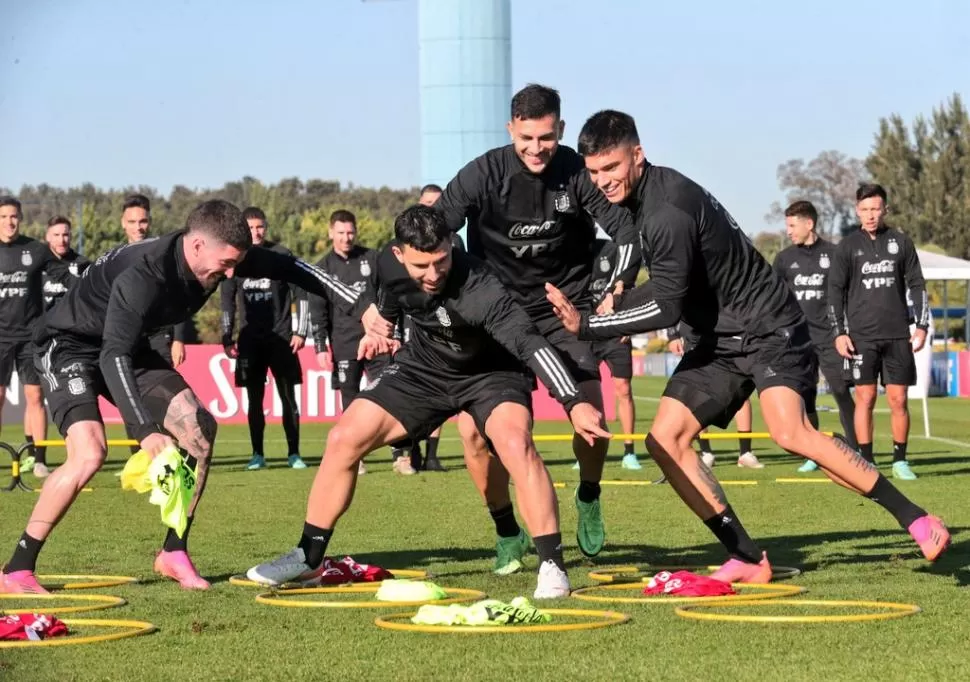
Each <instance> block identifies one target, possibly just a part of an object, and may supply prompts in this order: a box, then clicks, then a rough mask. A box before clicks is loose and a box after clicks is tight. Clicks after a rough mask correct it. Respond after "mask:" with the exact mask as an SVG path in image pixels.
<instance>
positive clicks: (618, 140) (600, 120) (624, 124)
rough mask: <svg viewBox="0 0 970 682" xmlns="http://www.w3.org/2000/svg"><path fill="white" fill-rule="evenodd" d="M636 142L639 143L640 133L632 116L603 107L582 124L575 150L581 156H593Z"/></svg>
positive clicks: (635, 143)
mask: <svg viewBox="0 0 970 682" xmlns="http://www.w3.org/2000/svg"><path fill="white" fill-rule="evenodd" d="M637 144H640V134H639V133H638V132H637V124H636V122H635V121H634V120H633V117H632V116H630V114H624V113H623V112H622V111H616V110H614V109H604V110H603V111H597V112H596V113H595V114H593V115H592V116H590V117H589V119H587V121H586V123H584V124H583V129H582V130H581V131H579V144H578V146H577V151H579V153H580V154H581V155H583V156H595V155H596V154H602V153H603V152H608V151H610V150H611V149H614V148H616V147H619V146H621V145H637Z"/></svg>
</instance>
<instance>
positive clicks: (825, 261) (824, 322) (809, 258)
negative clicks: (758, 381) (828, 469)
mask: <svg viewBox="0 0 970 682" xmlns="http://www.w3.org/2000/svg"><path fill="white" fill-rule="evenodd" d="M817 224H818V211H817V210H815V206H813V205H812V203H811V202H809V201H796V202H795V203H793V204H792V205H791V206H789V207H788V208H786V209H785V229H786V231H787V232H788V238H789V239H790V240H791V242H792V245H791V246H789V247H788V248H787V249H784V250H783V251H781V253H779V254H778V255H777V256H775V262H774V263H773V267H774V269H775V272H777V273H778V274H779V275H781V277H782V279H784V280H785V281H786V282H787V283H788V286H790V287H791V289H792V291H794V292H795V298H797V299H798V304H799V305H800V306H801V307H802V312H803V313H805V317H806V318H807V319H808V330H809V332H810V333H811V335H812V344H813V345H814V346H815V354H816V356H818V367H819V371H821V373H822V375H824V376H825V381H826V382H827V383H828V385H829V390H830V391H831V392H832V397H834V398H835V404H836V405H837V406H838V408H839V419H840V420H841V422H842V429H843V431H844V432H845V439H846V442H848V444H849V447H851V448H852V449H853V450H857V449H858V447H859V446H858V444H857V442H856V437H855V426H854V424H853V419H854V416H853V415H854V414H855V403H854V402H853V400H852V392H851V390H850V388H849V383H848V381H846V372H845V365H846V364H847V363H846V361H845V360H843V358H842V357H841V356H840V355H839V353H838V351H837V350H836V349H835V333H834V331H833V329H832V324H831V323H830V321H829V303H828V298H829V296H828V288H829V281H828V279H829V273H830V272H832V262H833V261H834V260H835V249H836V247H835V245H834V244H832V243H831V242H827V241H825V240H824V239H822V238H821V237H819V236H818V232H817V231H816V229H815V228H816V225H817ZM816 398H817V392H815V391H813V392H810V393H809V395H808V396H806V400H805V411H806V412H808V419H809V421H811V422H812V426H814V427H815V428H818V412H817V409H816V406H815V400H816ZM817 468H818V465H817V464H816V463H815V462H813V461H812V460H810V459H806V460H805V463H804V464H802V466H801V467H800V468H799V469H798V470H799V471H801V472H803V473H807V472H811V471H815V470H816V469H817Z"/></svg>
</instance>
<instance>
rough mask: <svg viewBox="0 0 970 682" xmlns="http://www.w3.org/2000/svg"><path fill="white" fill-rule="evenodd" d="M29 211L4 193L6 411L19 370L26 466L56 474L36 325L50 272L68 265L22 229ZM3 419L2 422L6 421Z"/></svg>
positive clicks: (59, 275) (0, 353)
mask: <svg viewBox="0 0 970 682" xmlns="http://www.w3.org/2000/svg"><path fill="white" fill-rule="evenodd" d="M22 219H23V211H22V209H21V206H20V202H19V201H17V199H15V198H13V197H0V300H2V301H3V303H2V304H0V414H2V411H3V405H4V402H5V400H6V394H7V389H8V388H9V387H10V383H11V379H12V378H13V372H14V370H15V369H16V370H17V377H18V378H19V380H20V384H21V385H22V386H23V387H24V401H25V403H26V405H25V409H24V440H26V441H27V445H28V449H27V458H26V459H25V462H24V468H25V469H26V468H27V465H28V464H30V463H31V462H33V464H32V466H31V467H30V468H31V469H32V470H33V472H34V475H36V476H38V477H40V478H44V477H46V476H47V475H48V474H49V473H50V469H48V467H47V464H46V450H45V449H43V448H36V447H35V446H34V441H35V440H44V439H46V438H47V410H46V409H45V408H44V393H43V390H42V389H41V386H40V377H39V376H38V373H37V369H36V368H35V367H34V343H33V341H32V340H31V339H32V337H33V333H34V327H35V325H36V324H37V323H38V322H39V321H41V320H43V318H44V279H43V278H44V273H45V271H46V272H49V273H50V275H51V277H52V278H54V279H56V280H58V281H59V280H61V279H63V277H64V274H63V270H64V269H65V268H66V266H64V265H63V264H61V263H60V261H58V260H57V259H56V258H55V257H54V255H53V254H52V253H51V250H50V249H49V248H47V245H46V244H44V243H43V242H39V241H37V240H36V239H31V238H30V237H27V236H25V235H22V234H20V221H21V220H22ZM0 423H2V422H0Z"/></svg>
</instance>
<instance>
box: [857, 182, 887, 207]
mask: <svg viewBox="0 0 970 682" xmlns="http://www.w3.org/2000/svg"><path fill="white" fill-rule="evenodd" d="M872 197H881V198H882V203H884V204H885V203H886V201H887V200H888V197H887V195H886V190H885V189H884V188H883V186H882V185H876V184H873V183H868V182H865V183H862V184H861V185H859V189H857V190H856V192H855V200H856V201H864V200H866V199H871V198H872Z"/></svg>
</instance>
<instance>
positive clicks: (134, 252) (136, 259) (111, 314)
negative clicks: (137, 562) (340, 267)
mask: <svg viewBox="0 0 970 682" xmlns="http://www.w3.org/2000/svg"><path fill="white" fill-rule="evenodd" d="M251 246H252V236H251V234H250V230H249V226H248V225H247V223H246V221H245V220H243V217H242V211H240V210H239V209H238V208H236V207H235V206H233V205H232V204H230V203H228V202H226V201H221V200H212V201H206V202H204V203H202V204H201V205H199V206H198V207H197V208H196V209H195V210H194V211H192V213H191V214H190V215H189V217H188V220H187V223H186V228H185V229H184V230H179V231H177V232H172V233H170V234H167V235H165V236H164V237H159V238H156V239H146V240H142V241H141V242H137V243H135V244H128V245H124V246H120V247H116V248H115V249H112V250H111V251H109V252H108V253H106V254H104V255H102V256H101V257H100V258H98V260H97V261H96V262H95V263H94V265H92V266H91V267H90V268H88V271H87V272H86V273H85V276H84V277H83V278H82V279H81V281H80V282H79V283H78V285H77V286H75V287H73V288H72V289H71V290H70V291H68V292H67V294H66V295H65V297H64V299H63V300H61V301H60V302H59V303H58V304H57V305H56V306H55V307H54V308H53V309H52V310H51V311H50V312H49V313H48V314H47V315H46V316H45V318H44V324H43V326H42V327H40V328H39V329H38V331H37V333H36V334H35V339H36V340H37V342H38V348H37V351H36V354H35V357H34V362H35V365H36V367H37V369H38V370H40V371H41V372H42V373H43V376H44V380H45V382H46V386H47V388H48V393H47V400H48V404H49V406H50V410H51V416H52V418H53V421H54V423H55V424H56V426H57V428H58V429H59V430H60V432H61V435H63V436H64V438H65V439H66V441H67V461H66V462H65V463H64V464H63V465H61V466H60V467H58V468H57V469H56V470H55V471H54V472H53V473H52V474H51V475H50V478H48V480H47V483H46V484H45V485H44V487H43V489H42V490H41V493H40V497H39V499H38V500H37V504H36V506H35V507H34V511H33V513H32V514H31V517H30V521H29V522H28V523H27V528H26V530H25V531H24V533H23V535H21V537H20V539H19V540H18V542H17V544H16V548H15V550H14V553H13V556H12V557H11V559H10V561H9V562H8V563H7V565H6V566H5V567H4V569H3V572H2V573H0V592H32V593H43V592H44V589H43V588H42V587H41V586H40V585H39V584H38V583H37V579H36V577H35V576H34V568H35V565H36V562H37V556H38V553H39V552H40V550H41V548H42V546H43V544H44V542H45V541H46V539H47V537H48V536H49V535H50V533H51V531H52V530H53V528H54V526H55V525H57V523H58V521H60V519H61V518H63V516H64V514H65V513H66V512H67V510H68V509H69V508H70V506H71V504H72V503H73V502H74V499H75V498H76V497H77V495H78V493H79V492H80V491H81V489H82V488H83V487H84V486H85V485H86V484H87V482H88V481H89V480H90V479H91V477H92V476H94V474H95V473H96V472H97V471H98V469H99V468H100V467H101V465H102V463H103V462H104V459H105V453H106V447H105V433H104V424H103V422H102V420H101V413H100V410H99V409H98V397H99V396H105V397H106V398H109V399H110V400H112V401H113V402H114V403H115V405H117V407H118V409H119V411H120V412H121V416H122V418H123V419H124V421H125V423H126V425H127V426H128V429H129V432H130V433H132V434H134V436H135V438H136V439H137V440H138V441H139V442H140V444H141V447H142V448H143V449H144V450H145V451H147V452H148V453H150V454H151V455H152V456H154V455H157V454H158V453H159V452H161V451H162V450H164V449H166V448H169V447H172V446H173V445H174V442H173V438H174V440H175V441H177V442H178V445H179V446H180V447H182V448H184V449H185V450H186V451H187V452H188V463H189V466H190V467H191V468H195V469H196V476H197V478H196V485H195V489H194V490H193V495H192V501H191V503H190V507H189V511H188V520H189V528H187V529H186V531H185V533H184V535H183V536H182V537H179V536H178V535H177V534H176V533H175V531H174V530H171V531H169V533H168V535H167V537H166V538H165V543H164V545H163V548H162V551H161V552H160V553H159V554H158V555H157V556H156V558H155V571H156V572H158V573H161V574H162V575H164V576H166V577H169V578H172V579H174V580H177V581H178V582H179V583H180V584H181V586H182V587H183V588H186V589H207V588H208V587H209V583H208V582H207V581H206V580H205V579H203V578H202V576H200V575H199V573H198V571H197V570H196V569H195V566H194V565H193V564H192V561H191V559H190V558H189V555H188V552H187V545H186V543H187V541H188V537H189V530H190V528H191V524H192V520H193V519H194V517H195V512H196V510H197V507H198V504H199V499H200V497H201V495H202V493H203V491H204V490H205V485H206V480H207V478H208V470H209V463H210V457H211V455H212V448H213V443H214V441H215V436H216V421H215V419H214V418H213V417H212V415H211V414H210V413H209V412H208V411H207V410H206V409H205V408H204V407H203V406H202V405H201V403H200V402H199V400H198V399H197V398H196V397H195V395H194V394H193V392H192V390H191V389H190V388H189V387H188V385H187V384H186V383H185V379H184V378H183V377H182V375H181V374H179V373H178V372H177V371H176V370H175V369H174V368H173V367H172V366H171V365H170V364H168V362H167V361H166V360H165V359H163V358H162V357H161V355H160V354H159V353H158V352H157V351H156V350H154V349H153V348H151V346H150V345H149V342H148V339H149V337H151V336H152V335H154V334H155V333H156V332H157V331H158V329H160V328H162V327H165V326H169V325H173V324H177V323H179V322H183V321H185V320H186V319H188V318H189V317H190V316H191V315H193V314H194V313H195V312H197V311H198V310H199V309H200V308H201V307H202V306H203V305H204V304H205V302H206V300H208V298H209V297H210V296H211V295H212V294H213V293H214V292H215V290H216V288H217V287H218V286H219V283H220V282H221V281H222V280H223V279H224V278H226V277H232V276H233V275H234V274H235V275H237V276H239V277H240V278H246V277H266V278H269V279H271V280H285V281H288V282H291V283H293V284H295V285H297V286H299V287H301V288H303V289H305V290H307V291H312V292H314V293H316V294H320V295H332V296H333V297H334V298H335V299H340V300H341V301H343V302H344V305H346V307H347V308H348V309H349V308H350V307H351V306H352V305H354V303H355V296H354V292H353V291H352V290H350V289H348V288H347V287H345V286H343V285H342V284H341V283H340V282H337V281H336V280H335V279H334V278H332V277H331V276H330V275H328V274H326V273H324V272H321V271H320V270H318V269H317V268H314V267H313V266H311V265H309V264H307V263H304V262H303V261H300V260H297V259H295V258H293V257H291V256H286V255H283V254H279V253H275V252H273V251H270V250H269V249H250V247H251ZM44 250H45V251H46V250H47V249H46V247H45V249H44ZM376 312H377V311H376V308H374V309H373V310H371V311H367V312H366V313H365V314H364V317H365V318H368V316H369V317H370V318H373V317H374V316H375V315H376Z"/></svg>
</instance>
